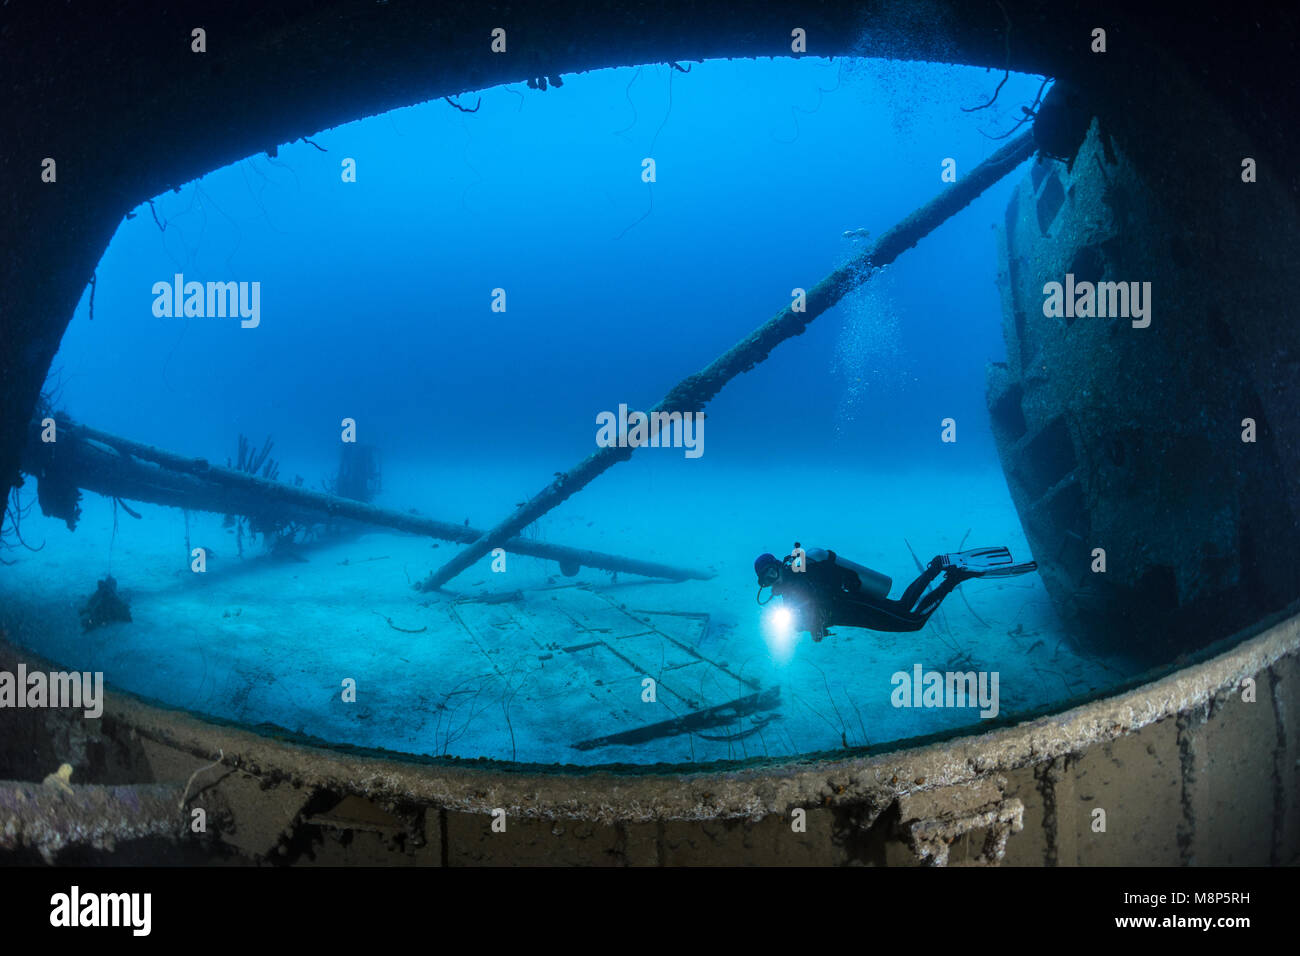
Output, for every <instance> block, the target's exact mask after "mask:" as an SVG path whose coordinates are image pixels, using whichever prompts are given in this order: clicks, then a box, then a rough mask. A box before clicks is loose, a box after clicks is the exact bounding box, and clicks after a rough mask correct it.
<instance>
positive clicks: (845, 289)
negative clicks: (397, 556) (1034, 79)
mask: <svg viewBox="0 0 1300 956" xmlns="http://www.w3.org/2000/svg"><path fill="white" fill-rule="evenodd" d="M1033 151H1034V141H1033V133H1032V131H1031V132H1026V133H1021V134H1020V136H1019V137H1017V138H1016V139H1013V140H1012V141H1011V142H1010V143H1008V144H1007V145H1006V146H1003V147H1002V148H1001V149H999V150H998V151H997V152H996V153H994V154H993V155H992V156H990V157H989V158H988V159H986V160H984V162H982V163H980V164H979V165H978V166H976V167H975V168H974V169H973V170H971V172H970V174H969V175H967V176H966V177H965V178H964V179H961V180H959V181H957V182H956V183H954V184H953V185H951V186H949V187H947V188H946V189H945V190H944V191H943V192H942V193H940V194H939V196H937V197H936V198H935V199H932V200H931V201H930V202H928V203H926V204H925V205H924V206H922V207H921V208H920V209H918V210H916V212H914V213H912V214H911V215H910V216H908V217H907V218H906V219H904V220H903V221H902V222H900V223H898V224H897V225H896V226H894V227H893V228H892V229H890V230H889V231H888V232H886V233H885V234H884V235H882V236H881V237H880V238H879V239H878V240H876V243H875V245H874V246H872V247H871V248H870V249H868V250H867V251H866V252H864V253H863V254H862V255H860V256H857V257H856V258H854V259H853V260H851V261H850V262H848V263H847V264H846V265H843V266H841V267H840V268H838V269H836V270H835V271H834V272H832V273H831V274H830V275H829V276H827V277H826V278H825V279H823V280H822V281H821V282H819V283H817V285H815V286H814V287H813V288H812V289H810V290H809V292H808V296H807V300H806V303H805V306H806V309H805V311H803V312H795V311H794V309H793V308H792V307H791V306H786V307H785V308H784V309H782V310H781V311H780V312H779V313H777V314H776V315H775V316H773V317H772V318H771V319H769V320H768V321H767V322H765V323H763V325H761V326H759V328H757V329H756V330H755V331H754V332H752V333H751V334H750V335H749V336H748V337H747V338H745V339H743V340H741V341H740V342H738V343H736V344H735V345H733V346H732V347H731V348H730V349H729V350H728V351H727V352H724V353H723V354H722V355H721V356H719V357H718V358H716V359H714V361H713V362H712V363H711V364H710V365H709V366H708V367H707V368H705V369H704V370H703V371H702V372H696V373H695V374H694V375H691V376H688V377H687V378H684V379H682V380H681V381H680V382H678V383H677V385H675V386H674V387H673V388H672V390H670V391H669V392H668V394H667V395H665V396H664V398H663V400H662V401H661V402H660V403H659V404H658V405H656V406H655V407H654V408H653V409H651V421H652V422H653V421H654V417H653V413H654V412H674V411H680V412H694V411H699V410H701V409H702V408H703V407H704V405H705V404H706V403H707V402H708V401H709V400H710V399H711V398H713V397H714V396H715V395H717V394H718V392H720V391H721V390H722V387H723V386H724V385H726V384H727V383H728V382H729V381H731V380H732V379H733V378H735V377H736V376H737V375H739V374H741V373H742V372H748V371H749V370H750V369H752V368H753V367H754V366H755V365H757V364H759V363H760V362H762V361H763V360H764V359H766V358H767V356H768V355H769V353H771V351H772V349H774V348H776V346H778V345H780V344H781V343H782V342H784V341H785V340H786V339H789V338H793V337H794V336H796V335H802V334H803V331H804V329H806V328H807V327H808V325H809V324H810V323H811V322H812V321H813V319H815V318H817V316H819V315H821V314H822V313H823V312H825V311H826V310H827V309H829V308H831V306H833V305H835V304H836V303H837V302H839V301H840V299H842V298H844V296H846V295H847V294H848V293H849V292H851V291H853V290H854V289H856V288H857V287H858V286H859V285H861V284H862V283H863V282H865V281H866V280H867V279H868V278H870V276H871V274H872V273H873V272H875V271H876V270H877V269H880V268H883V267H884V266H887V265H889V263H891V262H893V261H894V260H895V259H897V258H898V257H899V256H900V255H902V254H903V253H904V252H906V251H907V250H908V249H910V248H912V246H914V245H916V244H917V243H918V242H919V241H920V240H921V239H923V238H925V237H926V236H927V235H929V234H930V233H931V232H933V231H934V230H935V229H936V228H937V227H938V226H940V225H941V224H942V223H944V222H945V221H946V220H948V219H949V218H950V217H952V216H953V215H955V214H956V213H958V212H960V211H961V210H962V209H964V208H966V206H968V205H970V203H971V202H973V201H974V200H975V199H976V198H977V197H978V196H979V195H980V194H981V193H983V192H984V190H986V189H988V188H989V187H990V186H992V185H993V184H994V183H995V182H997V181H998V180H999V179H1001V178H1002V177H1003V176H1005V175H1006V174H1007V173H1009V172H1011V170H1013V169H1015V168H1016V167H1017V166H1019V165H1020V164H1021V163H1023V162H1024V161H1025V160H1026V159H1028V158H1029V157H1030V155H1032V153H1033ZM650 430H651V434H650V435H649V436H648V438H650V439H652V438H653V437H654V434H653V433H654V432H655V431H657V427H656V426H655V425H652V426H651V429H650ZM631 457H632V448H631V447H627V448H619V447H616V446H609V447H606V448H601V449H600V450H599V451H596V452H594V453H592V454H591V455H588V456H587V457H586V458H585V459H584V460H583V461H582V462H580V463H579V464H577V465H576V466H574V467H573V468H572V469H570V470H569V471H567V472H565V473H564V474H562V475H560V477H558V478H556V479H555V481H553V482H551V483H550V484H549V485H547V486H546V487H545V488H543V489H542V490H541V491H540V492H538V493H537V494H536V495H535V496H533V497H532V498H530V499H529V500H528V501H526V502H524V503H523V504H522V505H520V506H519V507H518V508H517V509H515V511H514V512H513V513H512V514H511V515H510V516H509V517H508V518H506V519H505V520H504V521H502V522H501V523H500V524H498V525H497V526H496V527H494V528H493V529H492V530H491V531H488V532H487V533H485V534H484V535H483V536H482V537H480V538H479V539H478V540H477V541H475V542H474V543H473V544H471V545H470V546H469V547H467V548H465V549H464V550H462V551H461V552H460V553H459V554H456V555H455V556H453V557H452V558H451V560H450V561H448V562H447V563H446V564H444V565H443V566H442V567H441V568H439V569H438V570H437V571H435V572H434V573H433V574H431V575H429V577H428V578H426V579H425V580H424V581H423V582H421V584H420V588H421V589H422V590H425V591H433V590H437V589H438V588H440V587H442V586H443V585H444V584H446V583H447V582H448V581H450V580H451V579H452V578H454V577H455V576H456V575H458V574H460V573H461V572H462V571H464V570H465V569H466V568H468V567H469V566H470V565H471V564H473V563H474V562H475V561H478V560H479V559H480V558H482V557H483V556H484V555H485V554H487V553H488V552H489V551H491V550H492V549H493V548H496V547H500V546H501V542H502V541H505V540H507V539H508V538H510V537H511V536H513V535H515V534H517V533H518V532H519V531H520V530H521V529H523V528H525V527H526V526H528V525H530V524H532V523H533V522H534V521H536V520H537V519H538V518H540V517H541V516H542V515H544V514H546V513H547V512H548V511H550V510H551V509H553V508H555V507H557V506H558V505H559V504H560V503H561V502H563V501H564V500H565V499H566V498H568V497H569V496H570V495H573V494H576V493H577V492H579V491H581V490H582V489H583V488H584V487H585V486H586V485H588V484H589V483H590V482H591V481H592V480H594V479H595V478H596V477H597V476H598V475H600V474H601V473H602V472H603V471H605V470H606V469H607V468H609V467H611V466H613V465H614V464H615V463H616V462H620V461H624V460H626V459H628V458H631Z"/></svg>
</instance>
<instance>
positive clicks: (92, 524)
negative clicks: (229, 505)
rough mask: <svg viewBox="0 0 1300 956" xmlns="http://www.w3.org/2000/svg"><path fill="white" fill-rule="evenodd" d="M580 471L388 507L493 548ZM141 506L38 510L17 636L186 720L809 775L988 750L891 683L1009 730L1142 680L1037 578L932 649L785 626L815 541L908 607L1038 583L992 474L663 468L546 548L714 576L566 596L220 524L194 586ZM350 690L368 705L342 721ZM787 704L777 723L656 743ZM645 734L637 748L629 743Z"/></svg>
mask: <svg viewBox="0 0 1300 956" xmlns="http://www.w3.org/2000/svg"><path fill="white" fill-rule="evenodd" d="M557 467H560V464H559V463H548V462H539V463H521V462H502V463H500V464H498V465H492V464H477V465H475V466H474V467H472V468H467V467H465V466H457V465H452V464H449V463H447V462H421V463H392V462H390V463H388V472H387V474H386V475H385V489H384V492H383V494H382V496H381V498H380V499H379V500H378V501H377V502H376V503H377V504H381V505H384V506H386V507H390V508H400V509H402V510H406V509H409V508H412V507H414V508H418V509H419V510H420V511H421V512H422V513H424V514H427V515H430V516H433V517H438V518H442V519H445V520H452V521H457V522H459V521H462V520H465V519H469V521H470V522H471V523H472V524H473V525H475V526H477V527H490V526H491V525H492V524H494V523H496V522H497V521H499V520H500V519H501V518H502V517H503V516H504V515H505V514H506V513H508V512H509V511H510V510H512V507H513V505H514V503H515V502H517V501H520V500H522V499H524V498H526V497H528V496H529V495H530V494H532V493H535V492H536V491H538V490H540V488H541V487H542V486H543V485H544V484H545V483H546V482H547V481H549V479H550V475H551V473H552V472H553V471H554V470H555V469H556V468H557ZM321 470H322V472H325V471H328V468H325V467H322V469H321ZM29 487H30V486H29ZM28 497H34V495H32V494H29V495H28ZM132 507H133V510H135V511H137V512H138V513H139V514H140V515H141V517H140V519H138V520H137V519H135V518H133V517H131V516H129V515H127V514H126V513H125V512H124V511H123V510H122V509H120V508H119V509H117V511H116V525H117V527H116V531H114V507H113V503H112V501H110V500H107V499H104V498H101V497H99V496H98V495H93V494H87V495H86V497H85V500H84V501H83V512H84V513H83V517H82V520H81V523H80V525H79V526H78V528H77V530H76V532H75V533H70V532H69V531H68V530H67V528H66V527H65V526H64V525H63V523H62V522H60V521H55V520H51V519H47V518H44V517H43V516H41V515H40V513H39V510H37V509H34V510H33V511H32V512H31V514H30V515H29V516H28V518H27V519H26V520H25V521H24V523H23V534H24V537H25V539H26V540H27V541H28V543H29V544H33V545H36V544H40V543H41V542H44V548H43V549H42V550H41V551H39V552H38V553H29V552H26V551H15V552H9V553H8V555H7V557H9V558H11V559H12V558H15V557H16V558H17V563H15V564H14V565H13V566H11V567H4V568H0V626H3V627H4V628H5V629H6V630H7V631H8V633H9V636H10V639H11V640H12V641H14V642H16V643H18V644H19V645H21V646H25V647H28V648H30V649H31V650H32V651H33V652H35V653H37V654H39V655H42V656H44V657H46V658H48V659H50V660H52V661H54V662H56V663H58V664H59V665H60V666H61V667H64V668H67V669H70V670H72V669H75V670H82V671H103V672H104V677H105V680H106V682H107V683H108V684H109V685H110V686H113V687H116V688H119V689H122V690H126V691H130V692H133V693H136V694H140V695H142V696H144V697H148V698H152V699H155V700H158V701H162V702H164V703H166V704H168V705H171V706H176V707H181V708H185V709H187V710H191V711H195V712H197V713H200V714H205V715H212V716H217V717H222V718H228V719H233V720H238V721H241V722H244V723H247V724H251V725H258V724H272V725H275V726H277V727H280V728H284V729H287V730H289V731H295V732H302V733H305V734H310V735H313V736H316V737H320V738H324V739H326V740H330V741H334V742H339V743H348V744H356V745H360V746H366V747H379V748H385V749H388V750H394V751H401V752H405V753H412V754H421V755H432V756H443V755H451V756H456V757H490V758H496V759H503V760H518V761H523V762H531V763H572V764H600V763H660V762H671V763H679V762H708V761H712V760H720V759H743V758H746V757H756V756H772V757H779V756H791V755H795V754H800V753H809V752H819V751H828V750H836V749H840V748H843V747H846V746H847V747H854V746H861V745H864V744H871V745H880V744H885V743H888V742H890V741H894V740H899V739H904V738H909V737H915V736H918V735H922V734H929V733H935V732H938V731H943V730H949V729H952V728H956V727H962V726H970V727H971V728H972V729H978V725H979V724H980V723H981V719H980V717H979V708H978V707H974V706H971V707H963V708H910V707H896V706H894V702H893V701H892V700H891V698H892V696H893V691H894V684H893V682H892V680H891V678H892V675H894V674H895V673H896V672H900V671H902V672H906V673H908V674H909V675H910V674H911V673H912V672H913V670H914V667H915V666H916V665H918V664H919V665H921V667H922V668H923V669H924V670H927V671H928V670H938V671H963V672H965V671H976V672H979V671H984V672H990V673H991V672H997V674H998V687H999V701H998V705H999V709H1000V716H1002V717H1004V718H1005V717H1008V716H1014V715H1015V714H1016V713H1017V712H1024V711H1028V710H1031V709H1034V708H1038V707H1041V706H1044V705H1047V704H1050V703H1051V702H1052V701H1055V700H1061V699H1063V698H1067V697H1073V696H1075V695H1079V694H1088V693H1094V692H1098V691H1101V690H1104V689H1105V688H1107V687H1109V686H1113V685H1114V684H1116V683H1118V682H1120V681H1121V680H1123V679H1124V678H1126V677H1127V676H1129V675H1130V674H1131V673H1132V672H1133V665H1132V664H1131V663H1130V662H1127V661H1125V660H1123V659H1119V658H1101V657H1097V656H1094V655H1090V654H1083V653H1080V652H1079V650H1078V649H1077V648H1075V647H1074V646H1073V645H1072V643H1071V642H1070V641H1069V640H1067V639H1065V638H1064V636H1063V632H1062V630H1061V627H1060V624H1059V622H1058V621H1057V619H1056V617H1055V613H1054V611H1053V610H1052V608H1051V605H1050V603H1049V601H1048V598H1047V594H1046V592H1045V590H1044V588H1043V585H1042V582H1041V581H1040V580H1039V578H1038V576H1037V575H1026V576H1022V577H1018V578H1009V579H995V580H990V581H978V580H976V581H970V582H967V583H965V584H963V585H962V586H961V588H960V589H959V592H958V593H955V594H953V595H951V596H950V597H949V598H948V599H947V600H946V601H945V603H944V605H943V607H942V610H941V612H940V613H937V614H936V615H935V616H934V617H932V618H931V620H930V622H929V624H928V625H927V626H926V627H925V629H923V630H922V631H919V632H916V633H911V634H879V633H874V632H870V631H863V630H857V629H853V628H845V627H839V628H834V629H833V630H832V633H831V635H830V636H829V637H828V638H827V639H826V640H824V641H822V642H820V643H814V642H812V641H811V640H810V639H809V638H808V637H807V636H806V635H803V636H802V637H800V638H798V639H797V640H795V642H794V643H793V644H785V643H783V642H782V641H780V640H779V639H777V638H775V637H774V636H773V635H771V634H769V633H768V631H767V629H766V628H765V627H764V626H763V623H762V609H760V608H759V607H758V606H757V604H756V601H755V596H756V592H757V585H756V582H755V580H754V575H753V570H752V564H753V560H754V558H755V557H756V556H757V555H758V554H759V553H761V552H763V551H771V552H774V553H776V554H777V555H778V556H779V555H783V554H785V553H787V552H788V551H789V549H790V547H791V545H792V544H793V542H794V540H796V539H798V540H800V541H801V542H802V543H803V544H804V546H805V547H811V546H820V547H827V548H832V549H834V550H836V551H837V552H839V553H840V554H842V555H844V556H845V557H847V558H851V559H852V560H854V561H857V562H859V563H862V564H866V565H868V566H870V567H873V568H876V569H878V570H880V571H882V572H884V573H885V574H888V575H890V576H891V577H893V578H894V587H893V590H892V591H891V595H892V596H894V597H897V596H898V595H899V594H900V593H901V592H902V589H903V588H904V587H905V586H906V585H907V583H908V582H909V581H911V579H912V577H913V576H914V575H915V574H916V573H917V572H916V566H915V563H914V561H913V558H912V556H911V554H910V553H909V550H908V547H907V544H905V541H906V542H909V543H910V544H911V547H912V548H913V549H915V552H916V555H917V556H918V557H919V558H920V559H921V560H922V561H926V560H928V559H929V558H930V557H931V556H932V555H933V554H936V553H939V552H945V551H955V550H958V548H959V546H963V542H964V547H967V548H969V547H976V546H984V545H999V544H1005V545H1007V546H1009V547H1010V548H1011V550H1012V553H1013V555H1014V556H1015V558H1016V560H1017V561H1022V560H1028V559H1029V558H1030V555H1029V551H1028V545H1027V544H1026V542H1025V540H1024V536H1023V533H1022V531H1021V529H1020V524H1019V520H1018V518H1017V516H1016V513H1015V509H1014V508H1013V507H1012V504H1011V501H1010V498H1009V496H1008V494H1007V489H1006V484H1005V479H1004V477H1003V475H1002V473H1001V471H1000V470H999V469H998V468H997V467H996V465H990V467H989V468H988V469H987V470H985V471H981V472H977V473H970V472H962V474H961V478H960V481H956V480H954V475H953V473H952V471H950V470H940V469H934V470H916V471H910V472H900V471H897V470H895V471H890V472H888V473H881V472H869V471H852V470H848V469H833V468H832V469H821V470H819V471H817V472H816V473H815V477H810V476H809V474H808V473H807V472H806V471H805V470H803V469H800V468H797V467H788V466H785V465H784V464H776V465H766V464H762V465H759V464H755V465H751V466H741V465H736V464H734V463H733V464H725V463H720V462H719V463H714V462H710V461H709V460H708V459H707V458H705V459H699V460H693V461H687V460H683V459H682V458H680V457H676V456H671V453H670V452H669V451H668V450H665V452H664V453H662V454H660V455H659V456H658V457H656V455H655V454H653V453H651V452H649V451H646V452H643V453H642V454H641V455H640V456H638V457H637V458H636V459H634V460H632V461H630V462H628V463H626V464H623V465H620V466H619V467H618V468H617V469H616V470H614V471H612V472H610V473H609V474H608V475H605V476H603V477H602V478H601V479H600V480H599V481H597V482H596V483H594V484H593V485H591V486H590V487H589V488H587V489H586V490H584V491H583V492H581V493H580V494H578V495H577V496H575V497H574V498H572V499H570V500H569V501H568V502H566V503H565V504H564V505H563V506H562V507H561V508H559V509H557V510H556V511H554V512H552V513H551V514H550V515H548V516H546V517H545V518H543V519H542V520H541V521H540V522H539V524H538V526H537V527H535V528H534V529H530V533H535V534H536V536H537V537H539V538H541V539H543V540H546V541H550V542H554V543H557V544H566V545H572V546H575V547H586V548H593V549H596V550H601V551H607V552H615V553H621V554H626V555H630V556H635V557H639V558H645V559H648V560H654V561H660V562H665V563H672V564H678V565H683V566H687V567H692V568H702V569H707V570H712V571H714V572H716V576H715V577H714V578H712V579H710V580H705V581H688V582H685V583H665V582H659V581H647V580H646V579H643V578H637V577H635V576H631V575H619V576H617V578H616V579H615V578H614V576H612V575H611V574H609V573H608V572H604V571H596V570H592V569H588V568H584V569H583V570H582V571H581V572H580V573H579V574H578V575H577V576H576V577H572V578H568V577H564V576H563V575H561V573H560V571H559V568H558V567H557V566H556V564H555V563H554V562H548V561H542V560H538V559H532V558H527V557H522V556H519V557H517V556H513V555H512V556H509V557H508V558H507V562H506V570H505V572H504V573H494V572H493V571H492V570H491V559H490V558H486V559H484V560H483V561H482V562H481V563H480V565H479V566H477V567H475V568H472V569H470V570H469V571H467V572H466V573H464V574H463V575H461V576H460V577H459V578H457V579H455V580H454V581H453V582H451V584H450V585H449V586H448V590H447V591H445V592H441V593H437V594H425V593H421V592H418V591H416V590H414V589H413V588H412V586H411V585H412V583H413V582H416V581H419V580H420V579H421V578H423V577H424V576H425V575H427V574H428V573H429V572H430V571H432V570H433V569H434V568H436V567H437V566H438V565H440V564H441V563H442V562H443V561H445V560H447V559H448V558H449V557H450V556H451V555H452V554H453V553H454V550H455V549H456V548H457V547H458V546H457V545H454V544H451V543H448V542H435V541H432V540H430V539H426V538H417V537H412V536H408V535H402V534H396V533H387V532H384V531H382V530H369V529H360V530H353V531H351V532H348V533H345V534H342V535H340V536H336V537H324V538H322V539H320V540H318V541H315V542H312V543H309V544H306V545H304V546H301V547H298V548H296V549H294V550H293V552H292V553H290V554H273V553H269V552H268V551H267V549H265V548H264V547H263V545H262V543H261V540H260V539H258V541H257V542H256V543H252V542H249V541H248V540H247V539H246V540H245V541H244V553H243V555H242V557H241V556H240V555H239V548H238V545H237V542H236V539H235V535H234V532H233V531H232V530H230V529H229V528H225V527H223V520H222V516H220V515H210V514H196V513H192V514H190V515H189V516H188V533H189V540H190V544H191V546H194V547H197V546H203V547H205V548H206V549H207V550H208V552H209V559H208V565H207V571H206V572H205V573H202V574H197V573H194V572H193V571H192V570H191V569H190V562H189V559H188V557H187V552H186V547H185V540H186V526H187V519H186V516H185V515H184V514H183V513H182V512H180V511H178V510H176V509H170V508H162V507H156V506H151V505H133V506H132ZM106 574H112V575H113V576H114V577H115V578H116V579H117V582H118V587H119V589H120V591H121V593H122V594H123V596H124V597H125V598H126V599H127V600H128V602H129V604H130V608H131V614H132V620H131V622H130V623H117V624H112V625H109V626H106V627H103V628H99V629H96V630H92V631H90V632H87V633H83V631H82V629H81V626H80V623H79V615H78V611H79V609H80V607H81V606H82V604H83V603H84V601H85V599H86V598H87V596H88V595H90V593H91V592H93V591H94V590H95V586H96V581H97V580H98V579H100V578H103V577H104V576H105V575H106ZM516 592H517V593H516ZM962 592H964V594H963V593H962ZM963 597H964V598H965V600H963ZM647 677H649V678H652V679H653V681H654V685H653V689H654V694H653V697H654V699H653V700H647V699H646V698H647V697H649V696H651V695H649V694H648V693H647V685H646V678H647ZM349 679H350V680H351V681H355V686H356V699H355V701H346V700H345V699H344V697H345V694H344V685H345V681H347V680H349ZM774 689H775V692H776V699H775V703H773V702H772V698H773V690H774ZM763 692H767V700H766V702H765V704H764V706H763V707H761V708H759V709H754V710H750V709H747V708H741V709H740V711H738V712H736V713H734V714H724V715H723V716H722V717H720V718H719V719H718V720H716V721H708V720H705V721H702V722H699V724H700V725H699V726H685V727H683V726H681V725H678V726H676V727H667V728H663V729H656V730H652V731H648V732H642V733H640V734H638V733H635V732H637V731H638V730H640V729H642V728H646V727H647V726H648V725H653V724H656V723H660V722H665V721H673V720H675V719H678V718H685V717H689V715H691V714H698V713H700V712H701V711H707V710H708V709H709V708H713V707H718V706H719V705H725V704H728V703H730V702H733V701H736V700H739V699H743V698H746V697H752V696H753V695H755V694H760V693H763ZM724 718H725V719H724ZM630 732H631V733H632V737H633V739H634V741H635V742H620V741H619V739H618V735H620V734H628V733H630ZM610 737H613V738H615V739H614V741H612V742H603V743H602V742H601V741H602V740H603V739H605V738H610ZM593 742H596V743H593ZM576 744H583V746H582V747H576V746H575V745H576Z"/></svg>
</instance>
